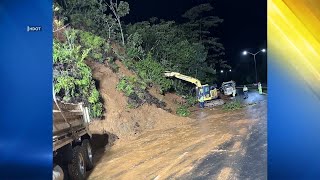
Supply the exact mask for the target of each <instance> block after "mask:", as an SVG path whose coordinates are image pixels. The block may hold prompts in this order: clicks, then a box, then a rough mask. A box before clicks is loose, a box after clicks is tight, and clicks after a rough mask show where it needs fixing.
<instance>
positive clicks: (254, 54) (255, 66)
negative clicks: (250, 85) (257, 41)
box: [242, 49, 266, 83]
mask: <svg viewBox="0 0 320 180" xmlns="http://www.w3.org/2000/svg"><path fill="white" fill-rule="evenodd" d="M260 52H263V53H264V52H266V49H261V50H260V51H258V52H256V53H251V52H248V51H243V52H242V54H243V55H247V54H251V55H252V56H253V60H254V68H255V72H256V83H258V74H257V63H256V55H257V54H259V53H260Z"/></svg>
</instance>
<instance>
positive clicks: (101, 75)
mask: <svg viewBox="0 0 320 180" xmlns="http://www.w3.org/2000/svg"><path fill="white" fill-rule="evenodd" d="M116 63H117V65H118V66H119V72H118V73H114V72H113V71H112V70H111V69H110V68H109V67H107V66H106V65H104V64H100V63H96V62H87V64H88V65H89V66H90V68H91V69H92V73H93V78H94V79H95V80H96V81H97V82H98V86H99V91H100V94H101V95H102V98H103V101H104V108H105V109H106V111H105V113H104V117H103V119H102V120H94V121H93V123H92V124H91V125H90V130H91V131H92V133H93V134H104V133H106V132H108V133H111V134H115V135H116V136H117V137H118V138H119V141H126V140H131V139H135V138H136V137H138V136H139V135H140V134H141V133H143V132H145V131H147V130H151V129H161V128H170V127H176V126H180V125H183V124H185V123H187V122H189V121H191V119H190V118H182V117H178V116H176V115H174V114H171V113H169V112H168V111H166V110H164V109H161V108H157V107H156V105H150V104H143V105H142V106H140V107H138V108H136V109H130V108H129V107H128V103H127V102H128V97H126V96H125V95H124V94H123V93H122V92H120V91H118V90H117V88H116V87H117V84H118V82H119V79H120V78H121V77H123V76H124V75H126V76H135V74H134V73H132V72H131V71H129V70H128V69H126V68H125V67H124V66H123V64H122V63H121V62H120V61H116Z"/></svg>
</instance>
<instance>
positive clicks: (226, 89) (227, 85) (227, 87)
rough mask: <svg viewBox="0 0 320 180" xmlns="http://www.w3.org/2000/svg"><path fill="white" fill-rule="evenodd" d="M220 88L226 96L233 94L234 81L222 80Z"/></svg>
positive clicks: (234, 92) (234, 93) (234, 90)
mask: <svg viewBox="0 0 320 180" xmlns="http://www.w3.org/2000/svg"><path fill="white" fill-rule="evenodd" d="M221 90H222V91H223V94H224V95H226V96H230V95H232V96H235V95H236V93H237V90H236V83H235V82H234V81H228V82H223V83H222V85H221Z"/></svg>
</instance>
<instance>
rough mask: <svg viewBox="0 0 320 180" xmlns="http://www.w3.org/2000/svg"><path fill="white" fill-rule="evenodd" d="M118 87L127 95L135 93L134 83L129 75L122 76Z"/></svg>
mask: <svg viewBox="0 0 320 180" xmlns="http://www.w3.org/2000/svg"><path fill="white" fill-rule="evenodd" d="M117 89H118V90H120V91H122V92H123V93H124V94H125V95H126V96H130V95H131V94H132V93H134V85H133V83H132V81H130V79H129V77H124V78H122V79H121V80H120V81H119V83H118V85H117Z"/></svg>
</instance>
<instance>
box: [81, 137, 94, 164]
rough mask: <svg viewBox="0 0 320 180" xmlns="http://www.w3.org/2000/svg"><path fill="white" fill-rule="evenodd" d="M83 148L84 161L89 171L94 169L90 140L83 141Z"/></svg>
mask: <svg viewBox="0 0 320 180" xmlns="http://www.w3.org/2000/svg"><path fill="white" fill-rule="evenodd" d="M82 147H83V150H84V161H85V163H86V167H87V170H91V169H92V168H93V155H92V148H91V145H90V142H89V140H88V139H85V140H83V141H82Z"/></svg>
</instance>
